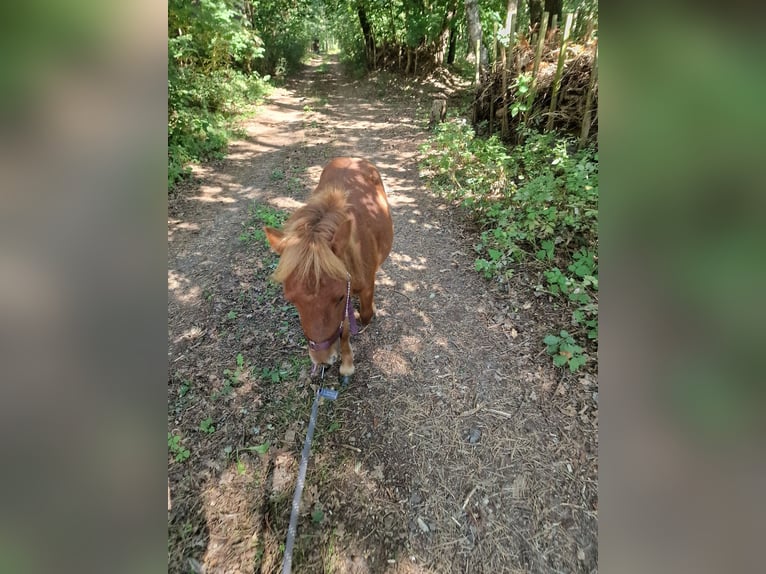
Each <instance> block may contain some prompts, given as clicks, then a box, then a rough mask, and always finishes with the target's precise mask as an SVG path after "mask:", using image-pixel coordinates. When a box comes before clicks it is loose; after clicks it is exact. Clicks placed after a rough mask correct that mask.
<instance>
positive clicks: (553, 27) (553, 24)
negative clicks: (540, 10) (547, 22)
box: [551, 14, 559, 34]
mask: <svg viewBox="0 0 766 574" xmlns="http://www.w3.org/2000/svg"><path fill="white" fill-rule="evenodd" d="M558 20H559V15H558V14H554V15H553V20H551V33H552V34H555V33H556V28H557V27H558V25H559V22H558Z"/></svg>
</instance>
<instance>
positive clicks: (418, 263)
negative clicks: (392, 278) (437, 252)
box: [389, 253, 428, 271]
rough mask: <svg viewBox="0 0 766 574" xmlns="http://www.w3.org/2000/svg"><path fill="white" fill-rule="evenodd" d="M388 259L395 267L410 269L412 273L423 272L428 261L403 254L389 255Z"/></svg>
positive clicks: (421, 257)
mask: <svg viewBox="0 0 766 574" xmlns="http://www.w3.org/2000/svg"><path fill="white" fill-rule="evenodd" d="M389 259H390V260H391V261H392V262H393V263H394V265H396V266H397V267H401V268H403V269H411V270H413V271H423V270H425V269H426V268H427V264H428V259H426V258H425V257H423V256H418V257H410V256H409V255H406V254H404V253H391V255H389Z"/></svg>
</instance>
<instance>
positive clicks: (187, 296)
mask: <svg viewBox="0 0 766 574" xmlns="http://www.w3.org/2000/svg"><path fill="white" fill-rule="evenodd" d="M168 291H170V293H171V294H172V295H173V297H174V298H175V299H176V300H177V301H178V302H179V303H183V304H185V305H188V304H189V303H193V302H197V301H199V300H200V298H201V296H202V288H201V287H200V286H199V285H194V284H192V282H191V281H190V280H189V279H187V278H186V277H184V276H183V275H181V274H180V273H178V272H177V271H175V270H173V269H169V270H168Z"/></svg>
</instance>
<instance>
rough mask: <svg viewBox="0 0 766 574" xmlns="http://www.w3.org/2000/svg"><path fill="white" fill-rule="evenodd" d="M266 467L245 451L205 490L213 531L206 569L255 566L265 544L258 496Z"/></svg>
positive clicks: (203, 501) (208, 517)
mask: <svg viewBox="0 0 766 574" xmlns="http://www.w3.org/2000/svg"><path fill="white" fill-rule="evenodd" d="M212 462H213V461H211V463H212ZM264 470H265V469H264V468H263V464H262V462H261V461H260V460H258V459H255V460H252V459H250V460H248V457H247V454H243V456H242V457H241V458H240V459H239V460H238V461H232V462H231V463H230V464H229V466H228V467H227V468H226V469H224V470H223V472H222V473H221V475H220V476H219V477H218V479H217V481H216V482H215V483H214V484H211V485H209V486H208V487H207V488H206V489H205V490H204V491H203V492H202V504H203V505H204V513H205V518H206V521H207V528H208V532H209V533H210V538H209V542H208V545H207V549H206V550H205V554H204V557H203V560H202V566H203V567H204V568H205V570H206V571H208V572H217V571H227V572H231V571H248V570H251V569H252V565H253V564H254V563H255V560H256V552H257V550H258V547H259V545H261V544H262V543H263V541H262V540H261V539H260V538H261V534H262V533H261V530H262V517H261V515H260V512H258V510H257V508H258V505H259V504H260V501H259V500H257V499H254V496H256V495H257V486H258V484H259V482H260V479H261V477H262V476H263V472H264Z"/></svg>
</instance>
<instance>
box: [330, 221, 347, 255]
mask: <svg viewBox="0 0 766 574" xmlns="http://www.w3.org/2000/svg"><path fill="white" fill-rule="evenodd" d="M350 238H351V218H347V219H346V220H345V221H344V222H343V223H341V224H340V225H339V226H338V229H336V230H335V235H333V238H332V252H333V253H335V255H337V256H338V257H341V254H342V253H343V252H344V251H345V250H346V245H348V240H349V239H350Z"/></svg>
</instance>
